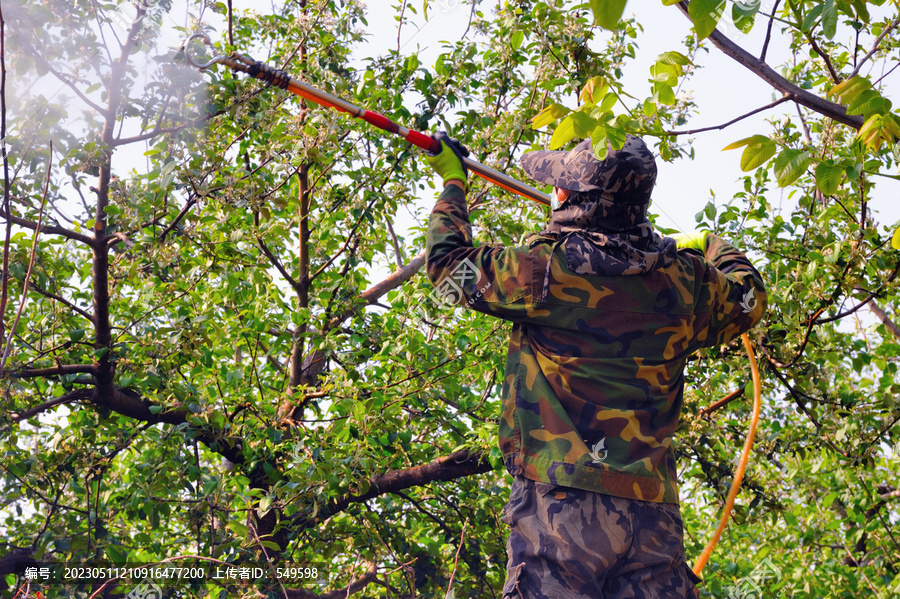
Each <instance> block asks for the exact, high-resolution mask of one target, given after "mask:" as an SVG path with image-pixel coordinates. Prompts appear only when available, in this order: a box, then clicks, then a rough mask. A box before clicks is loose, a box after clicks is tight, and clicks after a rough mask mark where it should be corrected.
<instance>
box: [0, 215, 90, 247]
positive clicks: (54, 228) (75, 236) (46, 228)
mask: <svg viewBox="0 0 900 599" xmlns="http://www.w3.org/2000/svg"><path fill="white" fill-rule="evenodd" d="M0 218H5V219H7V220H9V221H10V222H12V223H13V224H14V225H19V226H20V227H23V228H25V229H31V230H32V231H36V230H37V228H38V224H37V223H36V222H34V221H31V220H28V219H26V218H22V217H19V216H13V215H10V214H9V213H8V212H7V211H6V210H4V209H2V208H0ZM41 232H42V233H47V234H49V235H59V236H60V237H65V238H66V239H71V240H72V241H80V242H81V243H83V244H85V245H87V246H91V247H93V245H94V240H93V239H91V238H90V237H88V236H87V235H83V234H81V233H76V232H75V231H72V230H71V229H67V228H65V227H61V226H59V225H41Z"/></svg>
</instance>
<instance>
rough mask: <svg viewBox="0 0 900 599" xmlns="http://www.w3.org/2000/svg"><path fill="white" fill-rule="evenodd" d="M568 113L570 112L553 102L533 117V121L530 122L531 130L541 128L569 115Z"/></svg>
mask: <svg viewBox="0 0 900 599" xmlns="http://www.w3.org/2000/svg"><path fill="white" fill-rule="evenodd" d="M569 112H571V111H570V110H569V109H568V108H566V107H565V106H563V105H562V104H557V103H556V102H554V103H553V104H550V105H549V106H546V107H545V108H544V109H543V110H542V111H540V112H539V113H537V115H535V117H534V119H532V121H531V128H532V129H540V128H541V127H544V126H546V125H549V124H550V123H552V122H554V121H556V120H557V119H558V118H560V117H562V116H565V115H567V114H569Z"/></svg>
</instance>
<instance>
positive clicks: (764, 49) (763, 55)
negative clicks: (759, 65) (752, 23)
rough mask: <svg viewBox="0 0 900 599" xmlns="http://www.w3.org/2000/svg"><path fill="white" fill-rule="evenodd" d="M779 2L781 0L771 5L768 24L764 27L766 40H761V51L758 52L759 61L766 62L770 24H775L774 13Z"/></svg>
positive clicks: (770, 39)
mask: <svg viewBox="0 0 900 599" xmlns="http://www.w3.org/2000/svg"><path fill="white" fill-rule="evenodd" d="M780 3H781V0H776V1H775V6H773V7H772V14H771V15H769V24H768V26H767V27H766V41H764V42H763V47H762V52H760V53H759V61H760V62H766V53H767V52H768V51H769V42H770V41H772V25H774V24H775V13H776V12H778V5H779V4H780Z"/></svg>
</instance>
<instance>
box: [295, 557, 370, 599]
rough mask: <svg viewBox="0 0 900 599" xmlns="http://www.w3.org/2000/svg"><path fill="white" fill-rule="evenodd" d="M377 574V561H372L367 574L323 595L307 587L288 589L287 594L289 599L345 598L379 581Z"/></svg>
mask: <svg viewBox="0 0 900 599" xmlns="http://www.w3.org/2000/svg"><path fill="white" fill-rule="evenodd" d="M377 576H378V571H377V569H376V566H375V563H374V562H372V563H370V564H369V568H368V570H367V571H366V573H365V574H363V575H362V576H361V577H360V578H357V579H356V580H354V581H353V582H351V583H350V584H349V585H347V586H346V587H344V588H342V589H336V590H334V591H328V592H327V593H322V594H321V595H318V594H316V593H313V592H312V591H307V590H306V589H287V591H286V594H285V596H286V597H288V598H289V599H345V598H346V597H349V596H350V595H352V594H354V593H358V592H359V591H361V590H363V589H364V588H366V587H367V586H369V585H370V584H372V583H373V582H378V579H377Z"/></svg>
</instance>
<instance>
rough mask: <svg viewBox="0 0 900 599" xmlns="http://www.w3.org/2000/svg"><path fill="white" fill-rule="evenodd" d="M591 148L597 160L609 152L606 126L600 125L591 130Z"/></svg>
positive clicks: (604, 157)
mask: <svg viewBox="0 0 900 599" xmlns="http://www.w3.org/2000/svg"><path fill="white" fill-rule="evenodd" d="M591 148H592V149H593V150H594V157H595V158H596V159H597V160H605V159H606V156H607V155H608V154H609V145H608V140H607V137H606V127H604V126H603V125H600V126H598V127H596V128H594V130H593V131H592V132H591Z"/></svg>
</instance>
